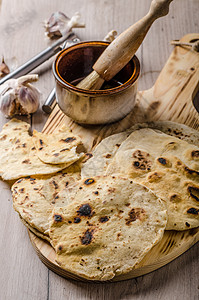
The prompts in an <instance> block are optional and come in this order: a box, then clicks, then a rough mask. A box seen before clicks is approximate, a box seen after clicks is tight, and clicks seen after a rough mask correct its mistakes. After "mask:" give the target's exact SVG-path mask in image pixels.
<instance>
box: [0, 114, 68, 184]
mask: <svg viewBox="0 0 199 300" xmlns="http://www.w3.org/2000/svg"><path fill="white" fill-rule="evenodd" d="M29 129H30V125H29V124H27V123H26V122H23V121H20V120H17V119H12V120H10V121H9V122H8V123H6V124H5V125H4V126H3V129H2V131H1V133H0V176H1V177H2V179H4V180H15V179H18V178H21V177H25V176H30V175H44V174H53V173H56V172H58V171H60V170H62V169H65V168H66V167H67V166H68V164H57V165H52V164H46V163H43V162H42V161H41V160H40V159H39V158H38V156H37V152H36V149H35V146H34V144H33V140H32V137H31V136H30V134H29Z"/></svg>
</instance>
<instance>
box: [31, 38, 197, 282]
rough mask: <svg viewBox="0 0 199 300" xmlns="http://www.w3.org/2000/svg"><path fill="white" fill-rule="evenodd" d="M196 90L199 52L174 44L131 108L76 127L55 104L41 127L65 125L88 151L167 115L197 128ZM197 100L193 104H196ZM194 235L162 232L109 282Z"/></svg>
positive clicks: (150, 265)
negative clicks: (110, 119) (113, 118)
mask: <svg viewBox="0 0 199 300" xmlns="http://www.w3.org/2000/svg"><path fill="white" fill-rule="evenodd" d="M198 39H199V34H188V35H186V36H184V37H183V38H182V39H181V41H182V42H190V41H191V42H194V41H195V40H198ZM198 90H199V53H197V52H194V51H192V50H190V48H188V47H175V48H174V50H173V52H172V53H171V55H170V57H169V59H168V61H167V63H166V64H165V66H164V68H163V70H162V71H161V73H160V75H159V77H158V79H157V81H156V82H155V84H154V86H153V87H152V88H151V89H149V90H146V91H142V92H138V93H137V102H136V106H135V108H134V109H133V111H132V112H131V113H130V114H129V115H128V116H126V117H125V118H124V119H123V120H121V121H119V122H117V123H114V124H110V125H106V126H105V125H103V126H84V127H82V126H80V125H78V124H76V123H75V122H73V121H72V120H71V119H70V118H68V117H67V116H65V115H64V114H63V113H62V112H61V111H60V110H59V108H58V107H57V106H56V107H55V109H54V110H53V112H52V113H51V115H50V116H49V119H48V121H47V123H46V124H45V126H44V129H43V131H44V132H46V133H52V132H53V131H54V130H55V129H57V128H58V127H59V126H61V125H62V124H64V123H65V124H67V125H69V126H70V127H71V128H72V129H73V131H74V132H75V133H77V134H78V135H79V136H80V137H81V138H82V140H83V142H84V144H85V145H86V147H87V149H89V151H91V150H92V149H93V148H94V147H95V146H96V145H97V144H98V143H99V142H100V141H101V140H102V139H103V138H105V137H106V136H109V135H111V134H114V133H118V132H121V131H123V130H125V129H127V128H129V127H130V126H132V125H134V124H135V123H138V122H146V121H152V120H153V121H156V120H171V121H174V122H178V123H184V124H186V125H188V126H190V127H192V128H195V129H197V130H199V113H198V111H197V110H196V108H195V107H194V105H193V99H194V97H195V96H198V93H197V92H198ZM197 101H198V104H199V98H198V100H197V99H196V98H195V99H194V103H195V104H196V106H197V103H196V102H197ZM29 236H30V240H31V242H32V245H33V247H34V249H35V250H36V252H37V254H38V256H39V258H40V259H41V261H42V262H43V263H44V264H45V265H46V266H47V267H48V268H49V269H51V270H52V271H54V272H56V273H57V274H59V275H61V276H63V277H66V278H72V279H77V280H83V281H84V280H85V279H83V278H80V277H78V276H76V275H74V274H71V273H68V272H67V271H65V270H64V269H62V268H61V267H60V266H59V265H58V264H57V263H56V262H55V251H54V249H53V248H52V247H51V246H50V244H49V243H47V242H45V241H44V240H42V239H40V238H38V237H37V236H35V235H34V234H33V233H32V232H30V231H29ZM198 240H199V228H195V229H190V230H186V231H182V232H178V231H165V233H164V236H163V239H162V240H161V241H160V242H159V243H158V244H157V245H156V246H154V247H153V248H152V249H151V251H150V252H149V253H147V255H146V256H145V257H144V259H143V260H142V261H141V262H140V263H139V265H138V266H137V267H136V268H135V269H133V270H132V271H131V272H130V273H128V274H126V275H120V276H117V277H115V278H114V279H113V280H112V281H119V280H126V279H130V278H134V277H137V276H141V275H144V274H147V273H149V272H151V271H154V270H156V269H158V268H160V267H162V266H164V265H166V264H167V263H169V262H171V261H172V260H174V259H175V258H176V257H178V256H179V255H181V254H182V253H184V252H185V251H186V250H188V249H189V248H190V247H191V246H193V245H194V244H195V243H196V242H197V241H198Z"/></svg>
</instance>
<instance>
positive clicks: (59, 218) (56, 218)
mask: <svg viewBox="0 0 199 300" xmlns="http://www.w3.org/2000/svg"><path fill="white" fill-rule="evenodd" d="M53 218H54V221H55V222H62V220H63V218H62V216H61V215H56V214H55V215H54V216H53Z"/></svg>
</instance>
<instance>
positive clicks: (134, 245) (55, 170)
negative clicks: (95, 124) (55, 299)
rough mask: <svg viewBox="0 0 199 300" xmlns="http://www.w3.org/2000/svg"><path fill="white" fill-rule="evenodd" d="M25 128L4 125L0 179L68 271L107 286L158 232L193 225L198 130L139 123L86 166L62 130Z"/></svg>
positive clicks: (197, 216)
mask: <svg viewBox="0 0 199 300" xmlns="http://www.w3.org/2000/svg"><path fill="white" fill-rule="evenodd" d="M28 130H29V125H27V124H26V123H24V122H21V121H17V120H15V119H14V120H12V121H10V122H9V123H7V124H6V125H5V126H4V128H3V130H2V132H1V134H0V148H1V153H0V162H1V164H0V175H1V177H2V179H4V180H15V179H16V180H17V181H16V182H15V183H14V184H13V186H12V195H13V205H14V208H15V210H16V211H17V212H18V213H19V216H20V218H21V220H22V222H23V223H24V224H25V225H26V226H27V227H28V228H29V229H30V230H31V231H32V232H34V233H35V234H36V235H38V236H39V237H41V238H43V239H45V240H47V241H49V242H50V243H51V245H52V247H53V248H54V249H55V252H56V261H57V263H58V264H59V265H60V266H61V267H62V268H64V269H65V270H67V271H68V272H71V273H73V274H76V275H78V276H80V277H82V278H86V279H90V280H102V281H103V280H110V279H112V278H113V277H115V276H118V275H121V274H126V273H128V272H130V271H131V270H132V269H133V268H135V267H136V265H137V264H138V263H139V262H140V261H141V260H142V259H143V257H144V256H145V255H146V253H148V252H149V251H150V250H151V248H152V247H153V246H154V245H156V244H157V243H158V242H160V241H161V239H162V237H163V234H164V231H165V230H187V229H190V228H194V227H198V226H199V176H198V175H199V133H198V131H195V130H193V129H191V128H189V127H187V126H185V125H181V124H176V123H173V122H154V123H147V124H138V125H136V126H134V127H132V128H130V129H128V130H127V131H125V132H121V133H119V134H115V135H112V136H109V137H107V138H105V139H104V140H102V142H101V143H99V144H98V145H97V146H96V148H95V149H94V150H93V151H92V153H90V155H89V156H88V157H90V158H89V159H88V160H84V159H83V157H84V153H83V152H82V149H83V148H84V147H83V143H82V141H81V140H80V138H79V137H78V136H76V135H74V134H73V133H72V132H71V131H70V129H68V128H66V127H63V128H61V129H60V130H59V131H57V132H56V133H54V134H52V135H47V134H43V133H39V132H36V131H33V135H30V134H29V132H28ZM84 161H85V162H84Z"/></svg>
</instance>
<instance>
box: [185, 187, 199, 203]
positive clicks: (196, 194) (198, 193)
mask: <svg viewBox="0 0 199 300" xmlns="http://www.w3.org/2000/svg"><path fill="white" fill-rule="evenodd" d="M187 189H188V192H189V194H190V196H191V197H192V198H193V199H195V200H196V201H199V188H198V187H196V186H188V188H187Z"/></svg>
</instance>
